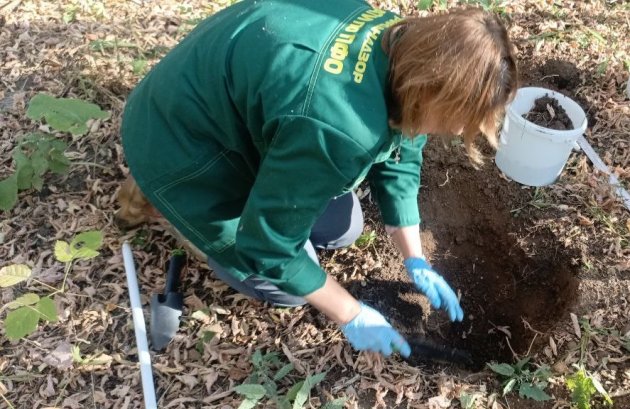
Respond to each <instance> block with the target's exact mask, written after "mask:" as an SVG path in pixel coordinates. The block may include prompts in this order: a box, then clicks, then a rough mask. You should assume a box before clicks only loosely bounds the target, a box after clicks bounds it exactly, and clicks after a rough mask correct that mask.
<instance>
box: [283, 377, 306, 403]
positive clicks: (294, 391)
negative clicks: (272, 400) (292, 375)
mask: <svg viewBox="0 0 630 409" xmlns="http://www.w3.org/2000/svg"><path fill="white" fill-rule="evenodd" d="M302 385H304V381H300V382H298V383H296V384H295V385H293V386H292V387H291V389H289V391H288V392H287V395H286V396H287V399H288V400H290V401H294V400H295V397H296V396H297V394H298V392H299V391H300V389H301V388H302Z"/></svg>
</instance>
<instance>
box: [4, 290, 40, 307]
mask: <svg viewBox="0 0 630 409" xmlns="http://www.w3.org/2000/svg"><path fill="white" fill-rule="evenodd" d="M38 301H39V295H37V294H35V293H27V294H24V295H23V296H21V297H18V298H16V299H15V300H13V301H11V302H10V303H8V304H7V305H6V307H7V308H8V309H10V310H14V309H16V308H19V307H24V306H26V305H33V304H36V303H37V302H38Z"/></svg>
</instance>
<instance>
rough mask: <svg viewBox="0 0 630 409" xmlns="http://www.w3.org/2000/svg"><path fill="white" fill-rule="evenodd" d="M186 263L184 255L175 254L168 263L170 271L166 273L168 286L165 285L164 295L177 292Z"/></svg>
mask: <svg viewBox="0 0 630 409" xmlns="http://www.w3.org/2000/svg"><path fill="white" fill-rule="evenodd" d="M185 263H186V256H185V255H184V254H173V255H172V256H171V260H170V261H169V263H168V271H167V272H166V284H165V285H164V294H168V293H172V292H175V291H177V286H178V285H179V273H180V272H181V271H182V267H184V264H185Z"/></svg>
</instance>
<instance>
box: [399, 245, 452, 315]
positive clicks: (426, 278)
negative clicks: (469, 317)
mask: <svg viewBox="0 0 630 409" xmlns="http://www.w3.org/2000/svg"><path fill="white" fill-rule="evenodd" d="M405 268H406V269H407V272H408V273H409V277H411V280H412V281H413V282H414V284H415V285H416V287H417V288H418V290H420V291H422V292H423V293H424V294H425V295H426V296H427V298H428V299H429V301H430V302H431V305H433V306H434V307H435V308H440V307H442V308H444V309H445V310H446V311H447V312H448V316H449V317H450V319H451V321H461V320H463V319H464V311H462V307H461V306H460V305H459V300H458V299H457V294H455V291H453V289H452V288H451V287H450V286H449V285H448V283H447V282H446V280H444V277H442V276H441V275H439V274H438V273H436V272H435V271H434V270H433V268H431V265H429V263H427V261H426V260H425V259H424V258H419V257H409V258H408V259H406V260H405Z"/></svg>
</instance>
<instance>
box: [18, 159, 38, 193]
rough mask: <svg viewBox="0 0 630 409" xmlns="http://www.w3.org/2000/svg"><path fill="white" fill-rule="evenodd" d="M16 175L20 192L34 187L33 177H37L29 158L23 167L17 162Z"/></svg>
mask: <svg viewBox="0 0 630 409" xmlns="http://www.w3.org/2000/svg"><path fill="white" fill-rule="evenodd" d="M15 175H17V188H18V190H24V189H28V188H30V187H31V186H33V175H35V170H34V169H33V167H32V166H31V164H30V163H29V162H28V158H26V162H25V163H23V164H21V165H20V164H19V163H18V162H17V161H16V170H15Z"/></svg>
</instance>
